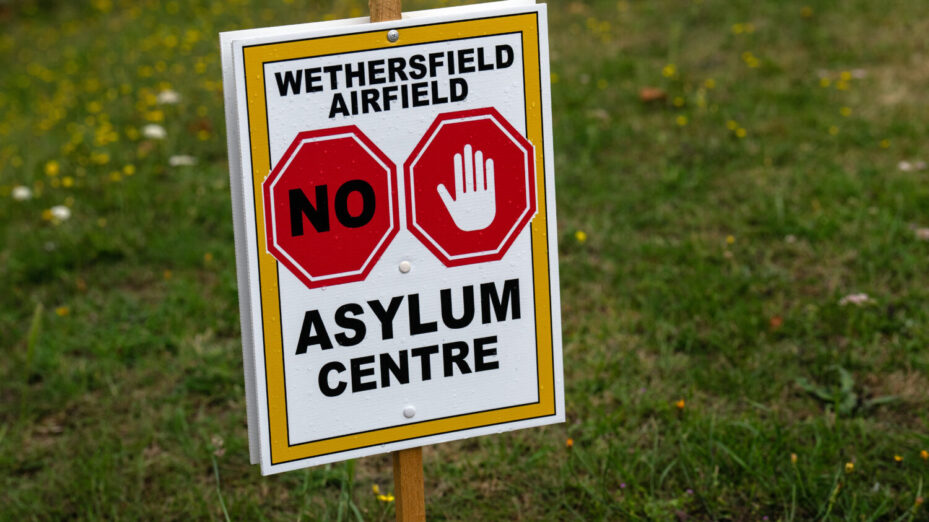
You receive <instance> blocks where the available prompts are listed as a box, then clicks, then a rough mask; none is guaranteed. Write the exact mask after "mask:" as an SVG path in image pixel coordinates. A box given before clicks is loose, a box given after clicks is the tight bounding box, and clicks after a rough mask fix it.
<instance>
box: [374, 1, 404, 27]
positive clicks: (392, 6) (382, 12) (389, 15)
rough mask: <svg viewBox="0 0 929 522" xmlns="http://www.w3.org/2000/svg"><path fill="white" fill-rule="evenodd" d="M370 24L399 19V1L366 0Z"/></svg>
mask: <svg viewBox="0 0 929 522" xmlns="http://www.w3.org/2000/svg"><path fill="white" fill-rule="evenodd" d="M368 11H369V12H370V13H371V21H372V22H386V21H388V20H399V19H400V0H368Z"/></svg>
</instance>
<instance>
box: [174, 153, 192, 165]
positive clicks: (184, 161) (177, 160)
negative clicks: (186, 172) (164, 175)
mask: <svg viewBox="0 0 929 522" xmlns="http://www.w3.org/2000/svg"><path fill="white" fill-rule="evenodd" d="M196 164H197V158H195V157H193V156H188V155H186V154H178V155H176V156H171V157H170V158H168V165H171V166H172V167H189V166H191V165H196Z"/></svg>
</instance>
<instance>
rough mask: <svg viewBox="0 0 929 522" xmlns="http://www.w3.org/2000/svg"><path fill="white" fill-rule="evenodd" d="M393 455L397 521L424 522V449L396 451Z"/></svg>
mask: <svg viewBox="0 0 929 522" xmlns="http://www.w3.org/2000/svg"><path fill="white" fill-rule="evenodd" d="M393 457H394V493H395V494H394V498H395V499H396V500H395V502H396V509H397V522H424V521H425V520H426V494H425V492H424V491H423V449H422V448H413V449H407V450H400V451H395V452H393Z"/></svg>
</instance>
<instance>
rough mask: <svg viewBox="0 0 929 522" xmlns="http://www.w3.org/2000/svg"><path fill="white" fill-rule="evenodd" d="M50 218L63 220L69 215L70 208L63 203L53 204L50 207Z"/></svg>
mask: <svg viewBox="0 0 929 522" xmlns="http://www.w3.org/2000/svg"><path fill="white" fill-rule="evenodd" d="M49 210H51V212H52V218H53V219H55V220H57V221H65V220H67V219H68V218H70V217H71V209H70V208H68V207H66V206H64V205H55V206H54V207H52V208H51V209H49Z"/></svg>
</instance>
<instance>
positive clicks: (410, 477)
mask: <svg viewBox="0 0 929 522" xmlns="http://www.w3.org/2000/svg"><path fill="white" fill-rule="evenodd" d="M368 11H369V12H370V13H371V21H372V22H386V21H388V20H399V19H400V0H368ZM393 460H394V498H395V502H396V505H395V507H396V511H397V522H424V521H425V520H426V494H425V492H424V491H423V449H422V448H412V449H407V450H400V451H395V452H393Z"/></svg>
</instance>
